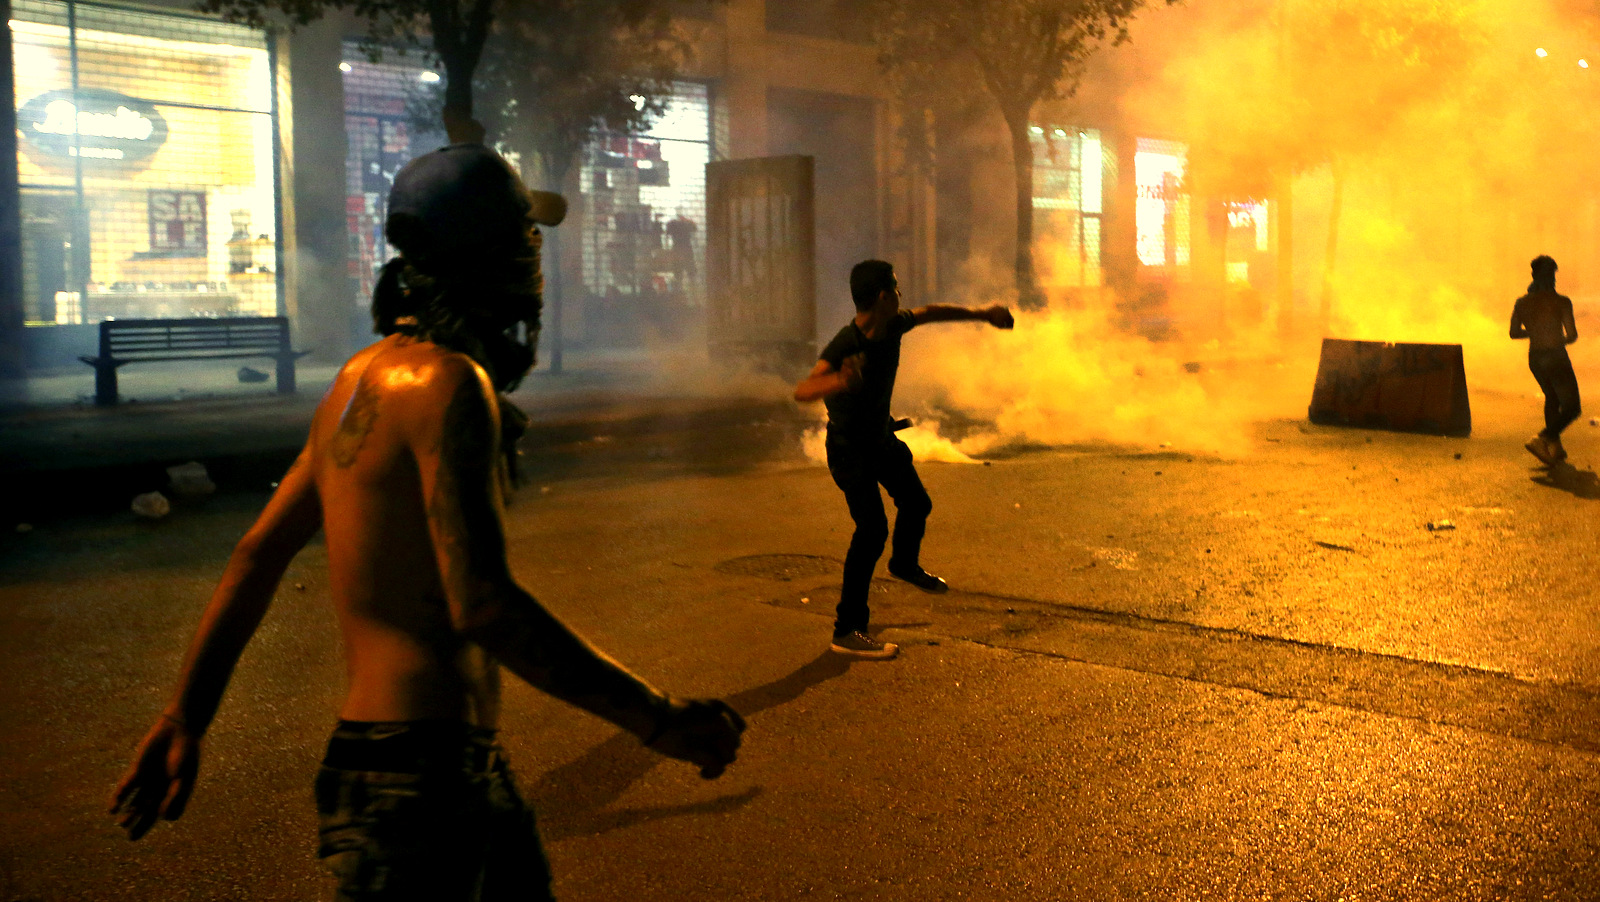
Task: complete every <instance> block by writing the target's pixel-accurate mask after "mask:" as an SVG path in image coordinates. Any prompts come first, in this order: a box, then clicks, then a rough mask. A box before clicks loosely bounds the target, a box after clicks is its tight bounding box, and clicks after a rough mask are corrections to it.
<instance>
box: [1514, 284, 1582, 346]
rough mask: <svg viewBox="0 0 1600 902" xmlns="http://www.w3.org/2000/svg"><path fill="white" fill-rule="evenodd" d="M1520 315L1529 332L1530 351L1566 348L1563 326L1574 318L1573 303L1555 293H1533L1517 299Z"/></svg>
mask: <svg viewBox="0 0 1600 902" xmlns="http://www.w3.org/2000/svg"><path fill="white" fill-rule="evenodd" d="M1517 315H1518V317H1519V318H1520V319H1521V320H1522V324H1523V327H1524V328H1526V329H1527V330H1528V347H1529V349H1530V350H1541V351H1542V350H1552V349H1557V348H1564V347H1566V346H1567V339H1566V334H1565V332H1564V331H1563V324H1564V323H1566V322H1568V321H1570V320H1571V319H1572V301H1570V300H1568V299H1567V298H1566V296H1564V295H1560V294H1557V293H1555V292H1554V291H1530V292H1529V293H1528V294H1526V295H1523V296H1522V297H1521V298H1518V299H1517Z"/></svg>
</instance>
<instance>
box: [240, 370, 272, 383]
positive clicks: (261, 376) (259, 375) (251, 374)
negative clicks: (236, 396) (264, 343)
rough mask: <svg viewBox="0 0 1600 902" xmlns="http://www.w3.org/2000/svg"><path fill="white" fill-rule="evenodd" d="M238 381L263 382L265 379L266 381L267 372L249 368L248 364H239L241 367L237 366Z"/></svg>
mask: <svg viewBox="0 0 1600 902" xmlns="http://www.w3.org/2000/svg"><path fill="white" fill-rule="evenodd" d="M239 381H240V382H265V381H267V374H266V373H263V372H261V371H260V370H258V369H252V368H250V367H248V366H241V367H239Z"/></svg>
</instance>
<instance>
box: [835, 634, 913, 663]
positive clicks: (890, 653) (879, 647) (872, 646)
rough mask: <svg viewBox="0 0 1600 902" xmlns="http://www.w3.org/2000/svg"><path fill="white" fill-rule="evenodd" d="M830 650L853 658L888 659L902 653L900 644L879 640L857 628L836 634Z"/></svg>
mask: <svg viewBox="0 0 1600 902" xmlns="http://www.w3.org/2000/svg"><path fill="white" fill-rule="evenodd" d="M828 650H829V651H836V652H838V653H839V654H841V655H849V656H851V657H853V658H869V659H873V660H879V661H887V660H889V659H890V658H892V657H894V656H895V655H897V654H899V653H900V646H898V645H896V644H894V643H893V642H879V641H878V640H877V639H874V638H872V637H871V636H869V635H867V634H866V633H863V632H862V631H860V630H856V631H855V632H853V633H845V634H844V635H843V636H834V637H833V644H832V645H830V646H828Z"/></svg>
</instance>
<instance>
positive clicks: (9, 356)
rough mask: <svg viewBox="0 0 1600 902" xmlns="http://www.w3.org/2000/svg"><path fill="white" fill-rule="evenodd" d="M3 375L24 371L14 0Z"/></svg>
mask: <svg viewBox="0 0 1600 902" xmlns="http://www.w3.org/2000/svg"><path fill="white" fill-rule="evenodd" d="M0 21H3V22H5V23H7V24H6V29H5V39H4V40H3V41H0V94H4V95H5V103H4V104H3V106H4V111H3V112H0V377H8V378H15V377H20V376H21V375H22V374H23V370H24V369H25V368H26V366H25V362H24V361H25V359H26V356H27V355H26V353H25V344H24V341H23V329H24V328H25V327H24V325H23V313H22V189H21V186H20V185H19V184H18V182H19V181H20V178H19V175H18V172H17V88H16V82H15V80H14V77H13V73H14V71H15V69H14V68H13V59H12V50H11V26H10V24H9V23H10V22H11V0H0Z"/></svg>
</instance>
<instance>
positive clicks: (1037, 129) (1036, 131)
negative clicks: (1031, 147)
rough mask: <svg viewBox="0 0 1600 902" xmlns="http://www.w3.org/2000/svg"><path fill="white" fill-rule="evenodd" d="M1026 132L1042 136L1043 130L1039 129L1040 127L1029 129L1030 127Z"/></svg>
mask: <svg viewBox="0 0 1600 902" xmlns="http://www.w3.org/2000/svg"><path fill="white" fill-rule="evenodd" d="M1028 131H1030V132H1033V133H1034V134H1036V135H1042V134H1044V128H1043V127H1041V126H1038V125H1035V126H1031V127H1030V128H1029V129H1028Z"/></svg>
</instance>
